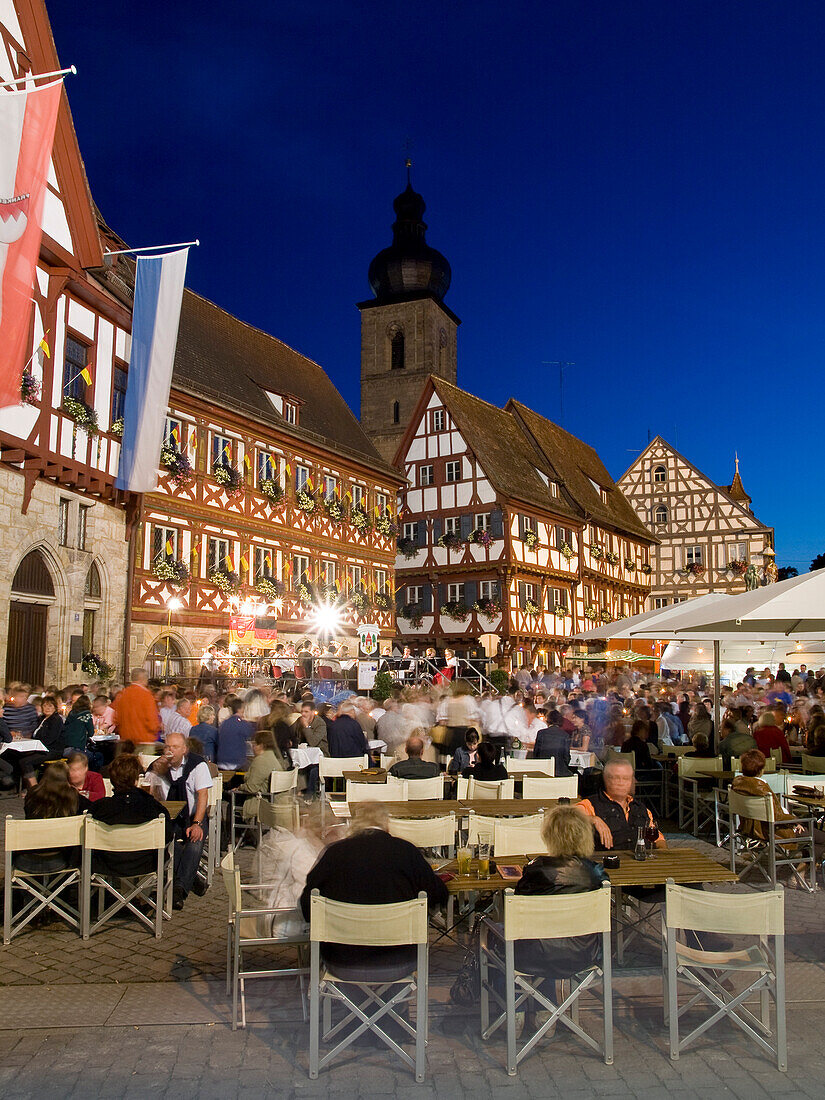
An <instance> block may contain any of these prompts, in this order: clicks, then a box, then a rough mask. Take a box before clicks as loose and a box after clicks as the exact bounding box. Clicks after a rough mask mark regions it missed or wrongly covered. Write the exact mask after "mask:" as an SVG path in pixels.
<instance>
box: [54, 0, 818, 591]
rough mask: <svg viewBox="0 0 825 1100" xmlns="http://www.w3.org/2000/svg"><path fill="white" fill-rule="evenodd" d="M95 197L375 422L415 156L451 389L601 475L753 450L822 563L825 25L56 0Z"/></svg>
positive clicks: (488, 6) (764, 485)
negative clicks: (372, 278)
mask: <svg viewBox="0 0 825 1100" xmlns="http://www.w3.org/2000/svg"><path fill="white" fill-rule="evenodd" d="M50 15H51V20H52V25H53V29H54V34H55V39H56V42H57V48H58V52H59V55H60V59H61V62H62V63H63V64H64V65H68V64H71V63H74V64H76V65H77V67H78V71H79V72H78V75H77V76H75V77H69V78H68V81H67V88H68V91H69V97H70V103H71V106H72V110H73V114H74V120H75V126H76V128H77V132H78V136H79V140H80V147H81V151H82V153H83V156H84V158H85V162H86V169H87V172H88V176H89V182H90V185H91V188H92V193H93V195H94V197H95V200H96V201H97V203H98V205H99V206H100V208H101V211H102V212H103V215H104V217H105V218H106V219H107V220H108V221H109V223H110V224H111V225H112V227H113V228H114V229H116V230H117V231H118V232H119V233H120V234H122V235H123V236H124V237H125V238H126V239H127V240H128V241H129V242H130V243H131V244H133V245H135V246H137V245H144V244H146V245H154V244H158V243H162V242H176V241H181V240H188V239H190V238H193V237H200V239H201V241H202V244H201V247H200V248H199V249H195V250H194V251H193V253H192V256H191V259H190V266H189V279H188V282H189V285H190V286H192V287H193V289H195V290H197V291H198V292H200V293H202V294H204V295H206V296H207V297H208V298H211V299H213V300H214V301H216V302H218V303H219V304H220V305H222V306H223V307H224V308H226V309H228V310H230V311H231V312H233V313H235V314H237V315H238V316H239V317H241V318H243V319H244V320H246V321H249V322H251V323H253V324H256V325H259V326H261V327H262V328H264V329H266V330H268V331H269V332H271V333H273V334H274V335H276V336H278V337H279V338H280V339H282V340H284V341H285V342H286V343H288V344H290V345H292V346H293V347H295V348H297V349H298V350H300V351H301V352H303V353H304V354H306V355H308V356H310V357H311V358H313V359H316V360H317V361H318V362H320V363H321V364H323V366H324V367H325V368H326V370H327V371H328V373H329V374H330V375H331V377H332V378H333V380H334V381H335V383H336V384H337V385H338V387H339V389H340V390H341V391H342V393H343V394H344V396H345V397H346V399H347V400H348V401H349V403H350V405H351V406H352V407H353V408H354V409H355V410H356V411H357V409H358V400H359V354H360V350H359V348H360V345H359V315H358V312H357V310H356V308H355V303H356V302H357V301H360V300H362V299H364V298H367V297H369V296H370V291H369V287H368V284H367V267H368V264H369V261H370V259H371V258H372V256H373V255H374V254H375V253H376V252H377V251H378V250H379V249H381V248H383V247H385V246H386V245H387V244H389V243H390V239H391V234H390V225H391V222H392V220H393V213H392V205H391V204H392V199H393V197H394V196H395V195H396V194H397V193H398V192H399V191H400V190H401V189H402V188H403V186H404V184H405V176H404V169H403V161H404V156H405V142H407V141H409V142H410V143H411V156H412V158H413V162H414V166H413V184H414V186H415V187H416V189H417V190H419V191H420V192H421V193H422V194H423V196H424V198H425V200H426V202H427V214H426V215H425V218H426V220H427V222H428V225H429V227H430V228H429V232H428V241H429V242H430V244H432V245H433V246H434V247H436V248H438V249H439V250H440V251H442V252H443V253H444V254H445V255H446V256H447V258H448V259H449V261H450V263H451V265H452V270H453V283H452V288H451V289H450V291H449V293H448V295H447V297H446V299H445V301H446V303H447V304H448V305H449V306H450V308H451V309H452V310H453V311H454V312H456V313H457V314H458V316H459V317H460V318H461V319H462V321H463V324H462V326H461V328H460V329H459V384H460V385H462V386H464V387H465V388H466V389H469V390H472V391H473V392H475V393H477V394H479V395H480V396H482V397H484V398H486V399H487V400H489V401H493V402H496V403H499V404H503V403H504V402H505V401H506V400H507V398H508V397H510V396H514V397H517V398H519V399H520V400H522V401H524V402H526V403H528V404H530V405H532V406H533V407H535V408H536V409H538V410H539V411H540V412H542V413H543V414H545V415H546V416H549V417H551V418H558V414H559V391H558V377H557V373H556V372H555V370H554V368H548V367H546V366H544V365H543V362H544V361H546V360H558V359H564V360H572V361H575V364H576V366H574V367H572V368H570V369H569V371H568V374H567V378H568V381H567V383H566V387H565V402H564V405H565V407H564V426H565V427H566V428H568V429H570V430H571V431H573V432H575V433H576V434H577V435H580V436H581V437H582V438H584V439H585V440H587V441H588V442H590V443H592V444H593V445H594V446H595V447H596V449H597V450H598V451H599V453H600V455H601V456H602V458H603V459H604V461H605V464H606V465H607V467H608V469H609V470H610V472H611V473H612V474H613V475H614V477H618V476H620V475H621V474H622V473H623V472H624V470H625V468H626V467H627V466H628V465H629V464H630V463H631V462H632V461H633V459H634V457H635V455H636V454H638V452H639V451H640V450H641V449H642V448H643V447H644V446H645V444H646V443H647V440H648V437H649V436H650V437H652V436H654V435H656V434H660V435H662V436H663V437H664V438H665V439H666V440H668V441H669V442H670V443H672V444H673V445H674V446H676V447H677V449H678V450H680V451H681V452H682V454H684V455H685V456H686V457H687V458H688V459H690V460H691V461H692V462H693V463H695V464H696V465H697V466H698V467H699V469H701V470H702V471H704V472H705V473H706V474H707V475H708V476H709V477H711V478H713V479H714V480H716V481H719V482H726V481H730V479H731V477H732V475H733V459H734V451H735V450H737V449H738V451H739V456H740V461H741V473H742V478H743V481H744V484H745V488H746V489H747V490H748V492H749V493H750V494H751V496H752V497H753V500H754V511H755V512H756V514H757V515H758V516H759V518H760V519H761V520H762V521H763V522H765V523H767V524H770V525H773V526H775V527H776V547H777V563H778V564H779V565H788V564H792V565H796V566H797V567H798V568H799V569H800V571H803V570H805V569H807V568H808V564H809V562H810V560H811V558H812V557H813V556H814V555H816V554H818V553H820V552H822V551H825V515H824V514H823V510H822V508H821V507H820V499H821V489H820V485H821V462H822V457H821V456H822V438H821V437H822V411H823V410H822V399H821V372H822V360H823V344H824V341H823V335H824V333H823V330H824V329H825V312H824V311H823V304H825V211H824V209H823V200H824V199H825V188H824V187H823V181H825V140H823V126H824V125H825V109H824V107H825V104H823V99H825V65H823V57H825V5H823V4H822V2H821V0H813V2H804V0H792V2H790V3H789V2H788V0H776V2H772V0H738V2H731V0H707V2H698V0H649V2H631V0H609V2H607V0H598V2H592V0H579V2H575V3H574V2H566V0H542V2H540V3H536V2H522V3H519V4H505V3H492V2H489V0H479V2H476V3H473V4H470V3H467V2H458V3H454V4H447V3H444V0H441V2H431V0H419V2H417V3H415V4H412V3H410V2H406V3H399V2H396V0H381V2H380V3H379V2H377V0H374V2H372V3H364V2H363V0H362V2H359V3H356V2H352V0H350V2H349V3H347V4H341V3H340V2H336V3H332V2H330V3H318V2H315V3H313V2H312V0H306V2H305V0H301V2H297V0H286V2H283V0H282V2H277V3H258V4H244V5H233V4H221V5H218V4H216V3H214V2H203V0H199V2H198V3H194V2H192V0H174V2H172V3H170V2H169V0H166V2H164V3H162V4H161V3H158V2H157V0H141V2H140V3H136V4H112V3H111V0H107V2H104V0H83V3H82V4H78V3H68V2H67V0H51V3H50Z"/></svg>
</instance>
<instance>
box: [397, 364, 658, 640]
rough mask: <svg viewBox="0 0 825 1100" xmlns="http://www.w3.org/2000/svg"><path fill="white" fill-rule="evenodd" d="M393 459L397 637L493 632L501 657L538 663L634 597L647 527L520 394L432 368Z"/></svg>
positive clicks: (640, 583) (644, 560)
mask: <svg viewBox="0 0 825 1100" xmlns="http://www.w3.org/2000/svg"><path fill="white" fill-rule="evenodd" d="M396 465H397V466H399V468H400V469H401V470H402V471H403V473H404V475H405V478H406V488H405V489H404V490H403V492H402V498H401V500H402V508H401V511H400V514H399V525H400V536H399V542H398V550H399V553H398V557H397V559H396V591H397V594H396V599H397V605H398V627H399V633H400V634H401V635H402V636H403V638H404V640H405V641H408V642H414V643H416V644H417V645H419V647H420V646H422V645H445V644H446V645H450V646H452V645H457V646H461V647H465V646H468V645H470V644H472V643H474V642H476V641H477V640H478V639H479V638H481V637H482V636H483V635H492V636H495V637H496V638H497V639H498V641H499V644H500V652H502V653H504V654H505V655H511V656H512V655H515V654H516V652H517V651H521V659H525V658H526V655H529V656H535V655H536V654H537V653H538V652H542V651H543V652H544V654H545V659H546V660H548V661H550V659H551V653H552V652H553V651H558V650H562V649H565V648H566V647H567V645H568V644H569V639H570V637H571V635H572V634H575V633H576V632H577V631H579V630H581V629H584V628H585V627H586V626H587V625H588V623H593V622H597V621H598V622H610V621H612V620H613V619H617V618H621V617H622V616H625V615H632V614H636V613H637V612H638V611H639V610H641V609H642V607H643V606H644V602H645V599H646V597H647V591H648V585H649V574H650V569H651V567H650V549H651V546H652V545H653V543H654V541H655V540H654V538H653V536H652V535H651V534H650V532H649V531H648V530H647V528H646V527H645V526H644V524H643V523H641V521H640V520H639V519H638V518H637V517H636V515H635V513H634V512H633V510H632V509H631V508H630V507H629V505H628V504H627V502H626V501H625V500H624V498H623V496H622V493H621V491H620V490H619V489H618V488H617V487H616V485H615V484H614V482H613V480H612V479H611V477H610V475H609V474H608V473H607V470H606V469H605V468H604V465H603V464H602V462H601V461H600V459H599V457H598V455H597V454H596V452H595V451H594V450H593V449H592V448H591V447H589V446H587V444H585V443H583V442H582V441H581V440H579V439H576V438H575V437H574V436H572V435H570V433H569V432H565V431H564V430H563V429H562V428H559V427H558V425H556V424H553V423H552V422H550V421H549V420H546V419H545V418H544V417H542V416H540V415H539V414H538V413H535V412H533V411H532V410H530V409H528V408H526V407H525V406H524V405H521V404H520V403H518V402H516V401H511V402H510V403H509V404H508V405H507V406H506V408H504V409H501V408H498V407H497V406H495V405H491V404H489V403H487V402H486V401H482V400H481V399H480V398H478V397H474V396H473V395H472V394H469V393H467V392H466V391H464V390H461V389H459V388H458V387H457V386H455V385H453V384H452V383H450V382H447V381H445V380H444V379H441V378H435V377H431V378H430V379H429V380H428V382H427V383H426V385H425V387H424V391H423V393H422V395H421V398H420V400H419V403H418V406H417V408H416V410H415V413H414V415H413V417H412V419H411V421H410V424H409V426H408V428H407V431H406V433H405V435H404V437H403V439H402V442H401V445H400V447H399V450H398V452H397V454H396ZM490 648H491V649H492V648H494V647H493V646H491V647H490Z"/></svg>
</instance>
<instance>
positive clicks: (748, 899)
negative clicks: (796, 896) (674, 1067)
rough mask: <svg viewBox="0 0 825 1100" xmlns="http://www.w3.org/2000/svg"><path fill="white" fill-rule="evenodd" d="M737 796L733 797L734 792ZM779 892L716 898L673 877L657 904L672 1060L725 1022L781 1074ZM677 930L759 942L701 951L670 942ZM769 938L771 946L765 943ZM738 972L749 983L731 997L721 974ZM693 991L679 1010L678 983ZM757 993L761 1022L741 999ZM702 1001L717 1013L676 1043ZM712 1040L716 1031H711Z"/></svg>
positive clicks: (783, 1040) (781, 930) (784, 1043)
mask: <svg viewBox="0 0 825 1100" xmlns="http://www.w3.org/2000/svg"><path fill="white" fill-rule="evenodd" d="M734 793H735V792H734ZM784 902H785V898H784V894H783V892H782V890H769V891H761V892H759V893H755V894H751V893H748V894H720V893H714V892H712V891H710V890H691V889H690V888H688V887H685V886H675V885H674V884H673V880H672V879H671V880H670V881H668V883H667V887H666V891H665V904H664V906H663V907H662V955H663V957H662V963H663V966H662V972H663V978H664V993H665V1012H666V1020H667V1021H668V1022H669V1026H670V1057H671V1058H672V1059H673V1060H674V1061H676V1059H678V1057H679V1055H680V1054H681V1052H682V1051H683V1050H685V1049H686V1048H687V1047H688V1046H690V1045H691V1044H692V1043H693V1042H694V1041H695V1040H696V1039H698V1038H699V1036H700V1035H703V1034H704V1033H705V1032H706V1031H708V1030H709V1029H710V1028H715V1027H716V1025H718V1023H719V1021H720V1020H722V1019H724V1017H726V1016H727V1018H728V1019H729V1020H730V1021H731V1023H734V1024H736V1026H737V1027H739V1028H741V1029H742V1031H744V1032H745V1034H746V1035H749V1036H750V1038H751V1039H753V1040H754V1041H755V1042H756V1043H758V1044H759V1046H760V1047H762V1049H763V1050H765V1051H767V1053H768V1054H771V1055H773V1056H774V1057H775V1058H776V1062H777V1067H778V1068H779V1069H780V1070H786V1069H787V1068H788V1051H787V1034H786V1027H785V909H784ZM677 931H683V932H699V933H702V932H705V933H707V932H710V933H717V934H721V935H723V936H749V937H751V936H753V937H757V936H758V937H759V942H758V943H755V944H753V945H751V946H749V947H745V948H742V949H732V950H730V951H707V950H704V949H702V948H700V947H691V946H688V945H687V944H685V943H683V942H681V941H680V940H679V939H677V937H676V933H677ZM771 937H772V938H773V944H772V945H771V944H770V943H769V938H771ZM736 974H740V975H741V974H744V975H747V980H749V981H750V985H748V986H747V987H746V988H745V989H743V990H740V991H739V992H737V993H733V992H731V991H730V990H729V988H726V986H727V985H728V982H727V981H726V980H725V976H726V975H731V976H733V975H736ZM679 981H682V982H685V983H687V984H688V985H689V986H690V987H691V990H692V991H694V992H693V996H692V997H691V998H690V1000H689V1001H688V1002H687V1003H686V1004H683V1005H682V1007H681V1008H680V1007H679V990H678V982H679ZM756 993H758V994H759V1006H760V1014H759V1018H757V1017H756V1016H754V1014H753V1013H752V1012H751V1011H750V1010H749V1009H748V1008H746V1007H745V1002H746V1001H748V1000H750V999H751V998H752V997H753V996H754V995H755V994H756ZM770 999H773V1002H774V1006H775V1015H776V1021H775V1022H776V1042H775V1044H773V1045H772V1044H771V1043H770V1042H769V1041H768V1038H769V1037H770V1036H771V1034H772V1032H771V1028H770ZM703 1001H707V1002H708V1003H709V1005H710V1006H711V1008H713V1009H715V1011H714V1012H713V1013H712V1015H711V1016H709V1017H708V1018H707V1019H706V1020H704V1021H703V1022H702V1023H701V1024H699V1026H698V1027H695V1028H694V1029H693V1031H691V1032H690V1033H689V1034H688V1035H685V1037H684V1038H682V1039H680V1037H679V1023H680V1021H681V1019H682V1017H683V1016H684V1015H685V1014H686V1013H687V1012H689V1011H691V1009H693V1008H694V1006H695V1005H697V1004H701V1003H702V1002H703ZM713 1034H714V1037H715V1032H714V1033H713Z"/></svg>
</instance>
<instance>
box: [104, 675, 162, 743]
mask: <svg viewBox="0 0 825 1100" xmlns="http://www.w3.org/2000/svg"><path fill="white" fill-rule="evenodd" d="M148 682H149V674H148V673H147V671H146V670H145V669H143V668H133V669H132V676H131V683H130V684H129V686H128V687H126V688H124V689H123V691H121V692H119V693H118V695H117V697H116V698H115V701H114V710H115V714H116V716H117V729H118V733H119V734H120V739H121V741H133V742H134V743H135V744H136V745H146V744H151V743H153V742H155V741H157V740H158V739H159V737H160V729H161V721H160V714H159V713H158V707H157V703H156V702H155V697H154V695H152V693H151V691H150V690H149V688H148V687H147V684H148Z"/></svg>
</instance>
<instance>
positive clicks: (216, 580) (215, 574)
mask: <svg viewBox="0 0 825 1100" xmlns="http://www.w3.org/2000/svg"><path fill="white" fill-rule="evenodd" d="M209 581H210V583H211V584H214V585H215V586H216V587H217V588H220V590H221V592H223V593H224V594H225V595H226V594H230V593H234V592H237V591H238V589H239V588H240V586H241V579H240V577H239V576H238V574H237V573H235V572H233V571H232V570H230V569H223V568H221V569H213V570H212V572H211V573H210V574H209Z"/></svg>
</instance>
